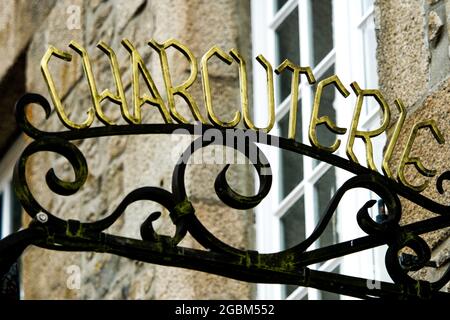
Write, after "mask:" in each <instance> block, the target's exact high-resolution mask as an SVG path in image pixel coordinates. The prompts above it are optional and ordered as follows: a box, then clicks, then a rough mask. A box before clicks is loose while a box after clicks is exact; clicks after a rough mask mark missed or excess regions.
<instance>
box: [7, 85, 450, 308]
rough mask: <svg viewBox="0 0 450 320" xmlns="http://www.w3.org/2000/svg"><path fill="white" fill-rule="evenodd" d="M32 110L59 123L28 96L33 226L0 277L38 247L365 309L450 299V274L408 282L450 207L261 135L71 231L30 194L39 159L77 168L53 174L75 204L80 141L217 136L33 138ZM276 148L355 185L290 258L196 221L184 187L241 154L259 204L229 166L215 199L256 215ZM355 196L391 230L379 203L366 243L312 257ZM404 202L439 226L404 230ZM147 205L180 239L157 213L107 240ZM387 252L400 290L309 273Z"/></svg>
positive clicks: (203, 142)
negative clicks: (279, 288) (360, 302)
mask: <svg viewBox="0 0 450 320" xmlns="http://www.w3.org/2000/svg"><path fill="white" fill-rule="evenodd" d="M29 104H35V105H39V106H40V107H41V108H42V109H43V110H44V111H45V113H46V116H47V118H48V117H49V116H50V113H51V108H50V105H49V103H48V101H47V100H46V99H45V98H44V97H42V96H40V95H38V94H26V95H25V96H24V97H23V98H21V99H20V100H19V102H18V103H17V106H16V119H17V122H18V124H19V126H20V128H21V130H22V131H23V132H24V133H25V134H27V135H28V136H29V137H31V138H32V139H33V140H34V141H33V142H31V143H30V144H29V145H28V146H27V147H26V149H25V150H24V151H23V153H22V155H21V157H20V158H19V160H18V161H17V164H16V166H15V169H14V176H13V183H14V190H15V192H16V195H17V197H18V198H19V200H20V202H21V204H22V206H23V208H24V210H25V211H26V212H27V213H28V215H30V217H31V218H32V221H31V223H30V224H29V226H28V227H27V228H26V229H23V230H21V231H18V232H16V233H14V234H12V235H10V236H8V237H6V238H5V239H3V240H1V241H0V274H2V275H3V274H5V273H6V272H7V271H8V270H9V269H10V268H11V266H12V265H13V264H14V262H15V261H17V259H18V258H19V257H20V255H21V254H22V252H23V250H24V249H25V248H26V247H27V246H29V245H35V246H38V247H41V248H45V249H51V250H63V251H95V252H106V253H112V254H116V255H120V256H123V257H127V258H130V259H135V260H140V261H144V262H149V263H156V264H161V265H168V266H177V267H182V268H188V269H193V270H198V271H204V272H209V273H214V274H217V275H222V276H226V277H229V278H233V279H238V280H243V281H248V282H255V283H280V284H292V285H299V286H306V287H313V288H317V289H321V290H326V291H331V292H335V293H338V294H344V295H350V296H354V297H358V298H365V299H371V298H385V299H431V298H433V299H448V297H449V295H448V294H446V293H444V292H441V291H440V290H441V288H442V287H443V286H444V285H445V284H446V283H447V282H448V281H450V267H448V269H447V271H446V272H445V273H444V275H443V276H442V277H441V278H440V279H439V280H437V281H435V282H425V281H419V280H416V279H414V278H413V277H411V275H410V273H409V272H410V271H415V270H419V269H421V268H423V267H425V266H427V264H428V263H429V261H430V257H431V252H430V248H429V246H428V244H427V243H426V242H425V241H424V240H423V239H422V238H421V237H420V235H421V234H424V233H427V232H430V231H433V230H437V229H441V228H444V227H447V226H450V206H446V205H443V204H439V203H437V202H435V201H433V200H431V199H429V198H426V197H424V196H423V195H420V194H419V193H417V192H415V191H414V190H411V189H408V188H406V187H404V186H403V185H401V184H399V183H397V182H395V181H394V180H391V179H389V178H387V177H385V176H382V175H381V174H379V173H378V172H376V171H373V170H370V169H368V168H365V167H363V166H361V165H359V164H358V163H355V162H352V161H349V160H346V159H343V158H340V157H338V156H336V155H333V154H331V153H328V152H326V151H324V150H320V149H318V148H315V147H311V146H308V145H305V144H301V143H298V142H296V141H294V140H292V139H284V138H281V137H274V136H271V135H269V134H267V133H263V132H258V135H257V140H256V141H246V144H245V148H244V149H243V150H241V149H238V148H236V145H235V144H233V143H230V142H229V140H227V139H210V138H206V137H205V136H204V135H201V137H199V138H198V139H197V140H196V141H194V142H193V143H192V144H191V145H190V146H189V147H188V148H187V149H186V151H185V152H184V153H183V154H182V155H181V157H180V159H179V161H178V163H177V165H176V166H175V168H174V170H173V175H172V190H170V191H168V190H165V189H163V188H160V187H153V186H148V187H141V188H138V189H136V190H134V191H132V192H130V193H129V194H128V195H126V196H125V197H124V199H123V200H122V201H121V202H120V204H119V205H118V206H117V208H116V209H115V210H114V211H112V212H111V213H110V214H109V215H107V216H106V217H104V218H102V219H100V220H97V221H94V222H80V221H78V220H67V221H66V220H63V219H61V218H58V217H57V216H55V215H53V214H52V213H51V212H49V211H47V210H46V209H45V208H44V207H43V206H41V204H40V203H39V202H38V201H37V200H36V199H35V197H34V196H33V194H32V192H31V190H30V188H29V186H28V182H27V179H26V174H25V169H26V164H27V160H28V159H29V157H30V156H31V155H33V154H36V153H38V152H56V153H58V154H59V155H61V156H63V157H65V158H66V159H67V160H68V161H69V163H70V165H71V166H72V169H73V171H74V173H75V178H74V180H73V181H64V180H61V179H60V178H58V177H57V175H56V174H55V172H54V171H53V169H50V170H49V171H48V172H47V174H46V182H47V184H48V186H49V188H50V190H51V191H52V192H54V193H55V194H59V195H63V196H69V195H72V194H74V193H76V192H77V191H78V190H80V188H81V187H82V186H83V184H84V183H85V181H86V178H87V174H88V166H87V162H86V159H85V157H84V155H83V154H82V152H81V151H80V150H79V149H78V147H77V146H76V145H75V144H74V143H72V142H73V141H75V140H79V139H87V138H96V137H104V136H112V135H138V134H173V132H175V129H180V128H182V129H185V130H184V131H183V132H185V133H186V134H194V131H195V130H201V132H202V133H204V132H206V130H208V129H212V128H213V127H212V126H209V125H201V126H199V127H196V125H192V124H130V125H114V126H105V127H97V128H89V129H83V130H72V131H62V132H45V131H41V130H39V129H37V128H35V127H34V126H33V125H32V124H31V123H30V122H29V121H28V119H27V117H26V112H25V109H26V107H27V106H28V105H29ZM214 130H216V132H220V134H222V135H223V136H225V134H226V132H227V130H228V131H229V130H234V131H236V130H240V129H225V128H220V129H218V128H214ZM177 132H180V131H177ZM243 132H244V131H243ZM244 133H245V132H244ZM274 139H277V142H278V147H279V148H281V149H284V150H288V151H292V152H295V153H297V154H299V155H303V156H309V157H312V158H315V159H317V160H319V161H325V162H327V163H329V164H331V165H333V166H336V167H340V168H342V169H344V170H346V171H348V172H351V173H353V174H355V176H354V177H352V178H350V179H349V180H348V181H347V182H345V183H344V184H343V185H342V186H341V187H340V188H339V189H338V190H337V191H336V193H335V194H334V196H333V197H332V199H331V201H330V202H329V204H328V207H327V208H326V210H325V212H324V214H323V216H322V220H321V221H320V222H319V224H318V225H317V227H316V229H315V230H314V231H313V232H312V234H311V235H310V236H309V237H307V238H306V239H305V240H304V241H302V242H300V243H299V244H297V245H296V246H294V247H292V248H289V249H286V250H284V251H281V252H278V253H272V254H262V253H259V252H257V251H251V250H241V249H238V248H235V247H233V246H230V245H228V244H226V243H224V242H223V241H221V240H219V239H218V238H217V237H215V236H214V235H213V234H212V233H211V232H210V231H208V229H207V228H206V227H205V226H204V225H203V224H202V223H201V221H200V220H199V219H198V217H197V216H196V213H195V208H194V206H193V204H192V203H191V202H190V200H189V197H188V195H187V192H186V187H185V172H186V166H187V163H188V161H187V160H188V159H189V157H190V156H191V155H192V154H193V153H194V152H195V151H198V150H199V149H202V148H204V147H206V146H209V145H214V144H217V145H226V146H228V147H231V148H234V149H235V150H237V151H239V152H241V153H243V155H244V156H246V157H247V158H249V159H250V158H251V157H249V155H250V154H255V155H256V158H255V159H253V160H252V164H253V166H254V168H255V169H256V172H257V175H258V178H259V190H258V192H257V193H256V194H255V195H253V196H245V195H242V194H239V193H237V192H236V191H235V190H233V189H232V188H231V186H230V185H229V183H228V181H227V178H226V172H227V170H228V169H229V165H226V166H225V167H224V169H223V170H222V171H221V172H220V174H219V175H218V176H217V177H216V180H215V184H214V187H215V191H216V194H217V195H218V197H219V198H220V199H221V201H222V202H223V203H224V204H226V205H227V206H229V207H231V208H234V209H241V210H242V209H252V208H254V207H256V206H257V205H258V204H259V203H260V202H261V201H262V200H263V199H264V198H265V196H266V195H267V194H268V192H269V190H270V188H271V184H272V173H271V171H270V170H271V168H270V164H269V162H268V160H267V159H266V157H265V156H264V154H263V152H262V151H261V150H260V149H259V147H258V145H257V144H256V143H265V144H269V145H270V144H271V143H272V141H273V140H274ZM449 178H450V172H445V173H443V174H442V175H441V176H440V177H439V178H438V179H437V186H436V187H437V190H438V191H439V192H441V193H443V192H444V190H443V182H444V181H445V180H449ZM355 188H365V189H368V190H371V191H373V192H374V193H375V194H377V195H378V196H379V197H380V198H381V199H382V200H383V201H384V203H385V205H386V208H387V211H388V214H389V217H390V219H389V220H388V221H386V222H384V223H377V222H375V221H374V220H372V218H371V217H370V215H369V212H368V209H369V208H370V207H372V206H373V205H374V204H375V203H376V201H375V200H370V201H367V202H366V204H365V205H364V206H363V207H362V208H360V210H359V211H358V212H357V213H356V220H357V223H358V225H359V226H360V228H361V229H362V230H363V231H364V232H365V233H366V234H367V235H366V236H364V237H360V238H356V239H353V240H351V241H345V242H340V243H337V244H333V245H330V246H327V247H322V248H318V249H312V250H308V249H309V248H310V247H311V245H312V244H313V243H314V242H315V241H316V240H317V239H318V238H319V237H320V235H321V234H322V233H323V232H324V230H325V228H326V226H327V225H328V224H329V222H330V220H331V219H332V217H333V215H335V214H336V209H337V207H338V204H339V203H340V201H341V199H342V197H343V196H344V194H345V193H346V192H348V191H349V190H351V189H355ZM399 196H401V197H404V198H406V199H408V200H409V201H411V202H413V203H415V204H418V205H420V206H421V207H423V208H425V209H427V210H429V211H430V212H433V213H435V214H436V216H435V217H433V218H429V219H427V220H423V221H419V222H414V223H411V224H407V225H400V224H399V222H400V219H401V216H402V205H401V202H400V199H399ZM141 200H148V201H154V202H156V203H158V204H160V205H162V206H163V207H164V208H166V209H167V210H168V212H169V213H170V218H171V221H172V223H173V224H174V226H175V227H176V231H175V234H174V235H173V236H166V235H160V234H158V233H157V232H156V231H155V229H154V227H153V223H154V222H155V221H156V220H157V219H158V218H159V217H160V213H159V212H154V213H151V214H150V215H149V216H148V218H147V219H146V220H145V221H144V222H143V223H142V225H141V228H140V234H141V238H142V239H141V240H138V239H131V238H126V237H122V236H118V235H114V234H110V233H108V232H106V229H108V228H109V227H110V226H112V225H113V224H114V223H115V222H116V221H117V219H118V218H120V217H121V215H122V214H123V213H124V211H125V209H126V208H127V207H128V206H129V205H130V204H132V203H134V202H136V201H141ZM349 214H350V213H349ZM188 233H189V234H190V235H191V236H192V237H193V238H194V239H195V240H196V241H198V242H199V243H200V244H201V245H202V246H203V247H204V248H205V250H197V249H192V248H185V247H182V246H180V245H179V243H180V241H181V240H183V238H184V237H185V236H186V235H187V234H188ZM381 245H387V246H388V250H387V253H386V268H387V271H388V273H389V275H390V276H391V278H392V280H393V283H388V282H380V285H379V286H377V288H370V287H368V286H367V281H369V280H368V279H362V278H357V277H351V276H346V275H341V274H335V273H328V272H323V271H318V270H313V269H311V268H310V267H309V266H310V265H313V264H316V263H319V262H324V261H327V260H330V259H333V258H336V257H341V256H345V255H348V254H351V253H355V252H359V251H363V250H366V249H370V248H374V247H377V246H381ZM405 247H408V248H410V249H411V250H412V251H414V254H413V255H412V256H413V258H414V259H410V261H409V262H408V263H406V262H405V261H403V260H402V259H399V252H400V251H401V250H402V249H403V248H405Z"/></svg>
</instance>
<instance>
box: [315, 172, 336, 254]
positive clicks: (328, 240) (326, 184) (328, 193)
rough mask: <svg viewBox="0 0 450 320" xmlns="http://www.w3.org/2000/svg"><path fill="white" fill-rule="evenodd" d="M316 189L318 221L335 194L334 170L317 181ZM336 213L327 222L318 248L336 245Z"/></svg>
mask: <svg viewBox="0 0 450 320" xmlns="http://www.w3.org/2000/svg"><path fill="white" fill-rule="evenodd" d="M315 189H316V200H317V208H318V215H319V220H318V222H319V221H320V219H321V218H322V217H323V215H324V214H325V210H326V208H327V206H328V203H329V202H330V199H331V198H332V197H333V195H334V194H335V192H336V170H335V168H334V167H331V168H330V169H328V171H327V172H326V173H325V174H324V175H323V176H322V177H321V178H320V179H319V181H317V183H316V185H315ZM336 216H337V215H336V213H335V214H334V215H333V217H332V218H331V220H330V221H329V222H328V224H327V227H326V229H325V231H324V232H323V233H322V235H321V236H320V238H319V246H320V247H326V246H329V245H332V244H335V243H337V240H338V239H337V236H338V234H337V225H336V223H337V220H336Z"/></svg>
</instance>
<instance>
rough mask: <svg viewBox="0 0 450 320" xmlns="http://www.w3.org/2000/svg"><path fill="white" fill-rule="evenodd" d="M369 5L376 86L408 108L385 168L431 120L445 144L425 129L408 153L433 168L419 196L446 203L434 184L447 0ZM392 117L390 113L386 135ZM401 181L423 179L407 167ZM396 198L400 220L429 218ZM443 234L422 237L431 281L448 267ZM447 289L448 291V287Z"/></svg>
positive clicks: (447, 65) (443, 149)
mask: <svg viewBox="0 0 450 320" xmlns="http://www.w3.org/2000/svg"><path fill="white" fill-rule="evenodd" d="M375 5H376V11H375V12H376V19H375V20H376V28H377V40H378V49H377V62H378V71H379V81H380V88H381V90H382V92H383V94H384V95H385V97H386V98H387V101H388V103H389V104H390V105H391V106H393V102H394V100H395V99H396V98H400V99H401V100H402V101H403V102H404V103H405V106H406V108H407V111H408V114H407V118H406V121H405V124H404V126H403V128H402V131H401V134H400V138H399V140H398V143H397V146H396V148H395V151H394V156H393V158H392V161H391V168H397V166H398V163H399V160H400V157H401V154H402V150H403V148H404V146H405V144H406V139H407V138H408V135H409V133H410V131H411V128H412V126H413V125H414V124H415V123H417V122H419V121H421V120H425V119H435V120H436V122H437V125H438V127H439V129H440V131H441V132H442V133H443V135H444V137H445V140H446V143H445V144H444V145H439V144H438V143H437V141H436V140H435V139H434V137H433V136H432V134H431V132H430V131H429V130H421V131H420V134H419V136H418V138H417V139H416V142H415V143H414V146H413V149H412V153H411V155H412V156H417V157H420V158H421V160H422V161H423V164H424V165H425V167H427V168H430V169H435V170H437V175H436V176H435V177H434V178H432V179H430V184H429V187H428V188H427V189H426V190H425V191H424V192H423V194H424V195H425V196H427V197H430V198H432V199H434V200H436V201H438V202H440V203H443V204H448V203H450V192H449V191H448V187H449V186H448V183H444V188H447V191H446V192H445V193H444V195H440V194H438V192H437V191H436V188H435V185H436V184H435V183H436V178H437V176H439V175H440V174H441V173H442V172H444V171H446V170H449V167H450V163H449V160H448V159H450V151H449V150H450V148H449V143H450V121H449V120H450V78H449V75H450V56H449V55H450V51H449V48H450V47H449V34H450V33H449V21H448V19H449V18H448V17H450V1H449V0H424V1H418V0H405V1H392V0H377V1H376V4H375ZM393 109H395V108H393ZM397 116H398V115H397V113H395V112H394V120H393V121H392V122H391V124H392V126H391V132H390V134H392V130H393V124H394V123H395V122H394V121H395V120H397ZM409 167H411V166H409ZM393 172H395V171H393ZM406 179H407V180H408V181H409V182H411V183H413V184H419V183H422V182H423V181H424V178H423V177H421V176H420V175H419V174H418V173H417V171H416V170H415V169H414V168H408V169H407V172H406ZM402 202H403V206H404V218H403V221H402V222H403V223H411V222H413V221H420V220H423V219H425V218H429V217H431V216H433V215H432V214H430V213H428V212H426V211H425V210H424V209H422V208H419V207H417V206H415V205H413V204H412V203H411V202H408V201H406V200H405V199H402ZM449 236H450V230H449V229H445V230H441V231H437V232H432V233H427V234H425V235H423V238H424V239H425V240H426V241H427V242H428V243H429V245H430V246H431V247H432V249H433V254H432V260H434V261H436V262H437V264H438V267H439V268H438V269H433V268H425V269H424V270H422V271H421V272H420V274H419V275H418V276H420V277H421V278H423V279H427V280H435V279H436V277H438V276H440V275H441V274H442V272H443V270H444V269H445V268H447V267H448V263H449V261H450V260H449V251H448V241H449ZM447 290H449V291H450V285H449V286H447Z"/></svg>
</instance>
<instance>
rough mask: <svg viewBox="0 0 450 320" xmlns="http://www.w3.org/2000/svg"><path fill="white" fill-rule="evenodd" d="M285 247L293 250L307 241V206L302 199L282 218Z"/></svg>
mask: <svg viewBox="0 0 450 320" xmlns="http://www.w3.org/2000/svg"><path fill="white" fill-rule="evenodd" d="M281 225H282V228H283V247H284V248H285V249H287V248H292V247H294V246H295V245H297V244H299V243H300V242H301V241H303V240H305V204H304V200H303V197H301V198H300V199H299V200H297V202H295V204H294V205H293V206H292V207H291V208H289V210H288V211H287V212H286V213H285V214H284V215H283V217H282V218H281Z"/></svg>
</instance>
